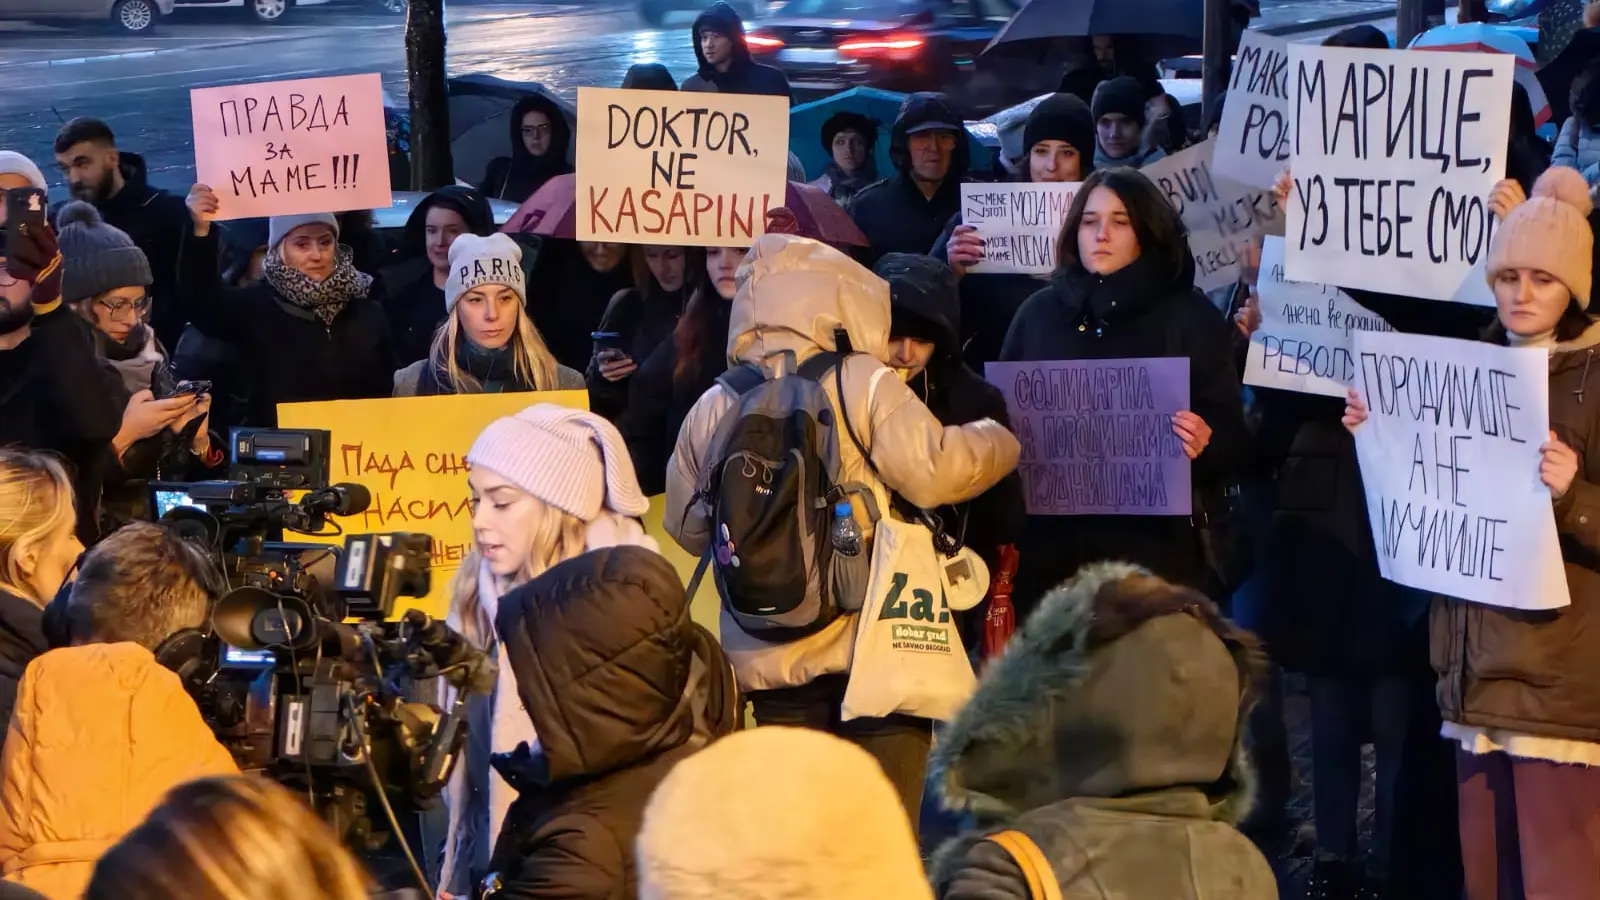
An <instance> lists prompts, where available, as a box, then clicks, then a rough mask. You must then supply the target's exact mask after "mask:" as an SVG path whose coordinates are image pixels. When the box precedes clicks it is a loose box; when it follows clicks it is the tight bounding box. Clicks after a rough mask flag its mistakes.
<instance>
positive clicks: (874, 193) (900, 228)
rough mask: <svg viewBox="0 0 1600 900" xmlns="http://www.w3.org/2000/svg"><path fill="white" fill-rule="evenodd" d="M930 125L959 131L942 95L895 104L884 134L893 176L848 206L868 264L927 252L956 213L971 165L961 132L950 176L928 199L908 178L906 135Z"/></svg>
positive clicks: (923, 95) (914, 96)
mask: <svg viewBox="0 0 1600 900" xmlns="http://www.w3.org/2000/svg"><path fill="white" fill-rule="evenodd" d="M929 122H943V123H949V124H952V125H957V126H959V125H960V123H961V117H960V116H958V115H956V112H955V110H954V109H953V108H952V107H951V106H950V102H949V100H948V99H946V97H945V96H944V95H943V94H931V93H918V94H912V95H911V96H909V97H907V98H906V99H905V102H903V103H902V104H901V105H900V114H899V115H898V116H897V117H896V118H895V120H894V128H893V130H892V131H890V133H889V159H890V160H892V161H893V162H894V168H895V174H893V175H890V176H889V177H888V178H885V179H883V180H882V181H879V182H877V183H876V184H872V185H869V186H867V187H865V188H862V190H861V192H860V193H859V194H856V196H855V199H854V200H853V201H851V203H850V217H851V218H853V219H854V220H855V223H856V225H857V226H858V227H859V228H860V229H861V232H862V234H865V235H866V237H867V241H868V242H869V243H870V244H871V247H869V248H868V249H867V251H866V253H865V256H866V257H867V258H866V259H865V260H863V261H864V262H866V263H867V264H869V265H870V264H872V263H874V262H876V261H877V258H878V257H879V256H881V255H882V254H885V253H927V252H928V251H929V250H930V249H932V247H933V245H934V243H935V242H936V241H938V240H939V235H940V234H942V233H943V232H944V228H945V224H946V223H948V222H949V221H950V218H951V217H952V216H955V215H957V214H958V213H959V212H960V210H961V178H962V176H963V175H964V174H966V171H967V169H968V168H970V167H971V165H972V148H971V146H970V145H969V142H968V140H967V135H966V133H965V132H962V133H961V134H959V135H957V140H956V149H955V152H954V153H953V154H952V155H951V158H950V171H949V172H948V173H947V174H946V175H945V179H944V181H942V182H940V184H939V189H938V190H937V191H935V192H934V194H933V196H932V197H926V196H924V195H923V193H922V189H921V188H919V187H917V183H916V181H915V179H913V178H912V177H911V149H910V135H909V133H908V132H909V131H910V130H911V129H912V128H915V127H916V126H918V125H925V124H927V123H929Z"/></svg>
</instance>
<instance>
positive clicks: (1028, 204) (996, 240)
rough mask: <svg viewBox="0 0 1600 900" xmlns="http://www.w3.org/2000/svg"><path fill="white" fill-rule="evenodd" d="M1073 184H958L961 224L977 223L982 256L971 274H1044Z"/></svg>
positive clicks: (1049, 268) (1075, 189)
mask: <svg viewBox="0 0 1600 900" xmlns="http://www.w3.org/2000/svg"><path fill="white" fill-rule="evenodd" d="M1077 193H1078V185H1076V184H1054V183H1039V184H1033V183H1026V184H963V185H962V186H961V224H963V225H971V226H973V227H974V228H977V229H978V235H979V236H980V237H982V238H983V261H982V262H980V263H978V264H977V265H975V266H973V267H972V268H971V269H970V270H969V271H971V272H973V273H975V274H987V273H1012V274H1022V275H1048V274H1049V273H1050V272H1051V271H1052V270H1054V269H1055V267H1056V239H1057V238H1058V237H1059V236H1060V234H1061V223H1062V222H1064V221H1066V218H1067V211H1068V210H1070V209H1071V208H1072V198H1073V197H1074V196H1076V195H1077Z"/></svg>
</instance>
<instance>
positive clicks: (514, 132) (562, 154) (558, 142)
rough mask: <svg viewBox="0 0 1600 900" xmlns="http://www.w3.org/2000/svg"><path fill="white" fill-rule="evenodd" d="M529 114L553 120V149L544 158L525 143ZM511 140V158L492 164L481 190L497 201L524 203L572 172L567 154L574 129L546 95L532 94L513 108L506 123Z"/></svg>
mask: <svg viewBox="0 0 1600 900" xmlns="http://www.w3.org/2000/svg"><path fill="white" fill-rule="evenodd" d="M530 112H542V113H544V114H545V116H546V117H547V118H548V119H549V120H550V149H548V150H546V151H545V154H544V155H543V156H534V155H533V154H532V153H529V152H528V147H527V145H526V144H524V143H523V142H522V117H523V116H526V115H527V114H528V113H530ZM507 126H508V131H509V133H510V137H511V155H510V156H509V157H506V156H501V157H497V158H496V159H495V160H494V161H492V162H490V163H489V169H488V171H487V173H486V174H485V175H484V178H483V184H481V185H479V186H478V189H479V190H481V191H483V192H484V193H485V194H488V195H489V196H490V197H493V198H494V199H496V200H506V201H509V202H511V203H519V204H520V203H522V202H523V201H524V200H527V199H528V198H529V197H532V196H533V195H534V192H535V191H537V190H539V188H541V187H543V186H544V183H545V182H546V181H549V180H550V179H552V178H554V177H555V176H557V175H565V174H567V173H568V172H571V171H572V166H571V165H570V164H568V162H567V154H568V153H569V152H570V151H571V149H572V126H571V125H569V124H568V123H567V116H566V114H565V113H563V112H562V111H561V107H559V106H557V105H556V102H555V101H554V100H551V99H550V98H549V97H546V96H544V95H543V94H529V95H528V96H526V97H523V98H522V99H521V100H518V101H517V105H516V106H513V107H511V116H510V118H509V119H508V120H507Z"/></svg>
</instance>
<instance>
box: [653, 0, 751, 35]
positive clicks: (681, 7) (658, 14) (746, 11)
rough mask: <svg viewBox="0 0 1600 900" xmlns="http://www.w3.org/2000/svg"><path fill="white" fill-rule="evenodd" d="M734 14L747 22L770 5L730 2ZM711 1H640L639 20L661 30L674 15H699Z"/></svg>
mask: <svg viewBox="0 0 1600 900" xmlns="http://www.w3.org/2000/svg"><path fill="white" fill-rule="evenodd" d="M729 2H730V3H731V4H732V6H733V9H734V12H737V13H738V14H739V18H741V19H743V20H745V21H746V22H749V21H751V20H752V19H755V18H757V17H759V16H760V15H761V13H762V10H763V9H764V8H765V7H766V6H767V5H768V4H767V3H766V2H765V0H729ZM710 5H711V0H639V18H641V19H644V21H645V24H647V25H649V26H650V27H651V28H660V27H661V26H662V25H664V24H665V23H666V21H667V16H670V15H672V14H674V13H687V14H692V15H698V14H699V13H700V12H701V11H702V10H704V9H705V8H706V7H708V6H710Z"/></svg>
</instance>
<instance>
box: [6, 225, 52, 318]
mask: <svg viewBox="0 0 1600 900" xmlns="http://www.w3.org/2000/svg"><path fill="white" fill-rule="evenodd" d="M21 236H22V240H21V241H20V242H19V243H17V244H11V243H9V242H8V244H7V246H6V249H5V254H6V271H7V272H10V273H11V275H12V277H13V278H19V279H21V280H23V281H26V282H27V283H29V284H31V285H33V305H34V306H48V305H50V304H52V303H54V302H56V301H57V300H60V299H61V246H60V245H59V244H57V243H56V232H55V229H54V228H51V227H50V226H49V225H45V226H43V227H42V228H41V227H37V226H30V225H24V226H23V227H22V229H21Z"/></svg>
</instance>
